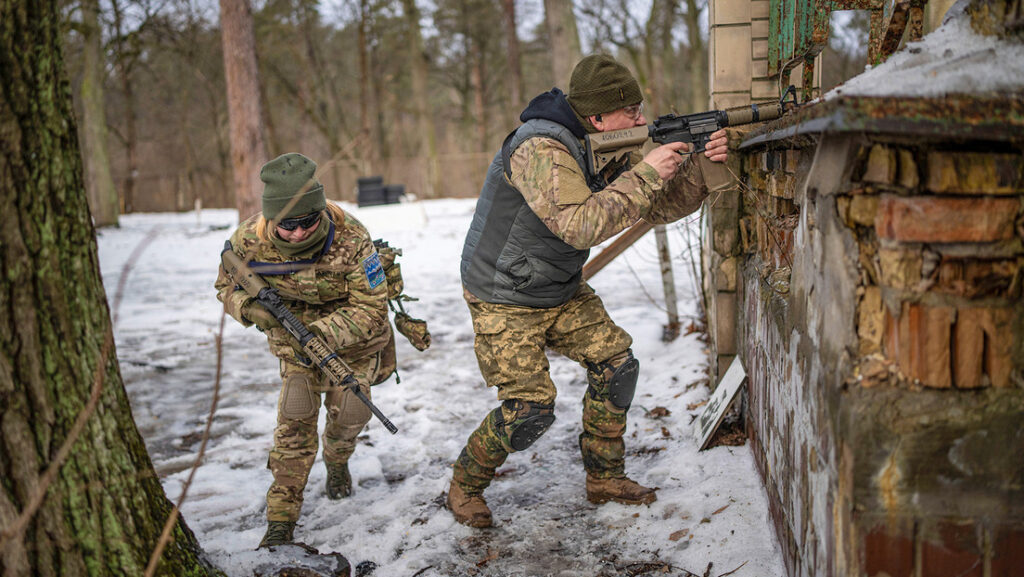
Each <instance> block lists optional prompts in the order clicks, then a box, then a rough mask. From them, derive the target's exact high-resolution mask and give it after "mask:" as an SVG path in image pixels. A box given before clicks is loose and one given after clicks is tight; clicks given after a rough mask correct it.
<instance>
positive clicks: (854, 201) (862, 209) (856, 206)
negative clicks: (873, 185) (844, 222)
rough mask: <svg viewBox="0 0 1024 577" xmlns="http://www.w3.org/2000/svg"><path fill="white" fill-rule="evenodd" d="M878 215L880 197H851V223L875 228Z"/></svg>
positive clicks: (864, 195)
mask: <svg viewBox="0 0 1024 577" xmlns="http://www.w3.org/2000/svg"><path fill="white" fill-rule="evenodd" d="M876 214H878V197H877V196H875V195H873V194H856V195H854V196H852V197H850V212H849V221H850V223H852V224H859V225H861V226H874V224H875V215H876Z"/></svg>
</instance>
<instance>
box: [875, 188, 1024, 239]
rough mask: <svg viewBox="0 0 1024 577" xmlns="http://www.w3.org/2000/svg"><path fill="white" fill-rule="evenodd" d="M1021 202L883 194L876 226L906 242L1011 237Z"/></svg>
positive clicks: (885, 234) (881, 234) (881, 233)
mask: <svg viewBox="0 0 1024 577" xmlns="http://www.w3.org/2000/svg"><path fill="white" fill-rule="evenodd" d="M1019 207H1020V202H1019V201H1018V200H1017V199H1011V198H978V199H973V198H943V197H937V196H917V197H899V196H893V195H883V196H882V197H881V199H880V200H879V203H878V216H877V218H876V219H875V228H876V230H877V232H878V236H879V237H881V238H886V239H892V240H899V241H905V242H991V241H998V240H1008V239H1011V238H1013V236H1014V229H1013V222H1014V219H1015V218H1016V216H1017V210H1018V208H1019Z"/></svg>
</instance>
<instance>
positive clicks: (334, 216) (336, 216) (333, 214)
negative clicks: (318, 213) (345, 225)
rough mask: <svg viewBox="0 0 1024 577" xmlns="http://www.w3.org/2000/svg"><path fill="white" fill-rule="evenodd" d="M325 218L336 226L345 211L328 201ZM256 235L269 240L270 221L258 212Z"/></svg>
mask: <svg viewBox="0 0 1024 577" xmlns="http://www.w3.org/2000/svg"><path fill="white" fill-rule="evenodd" d="M327 218H329V219H330V220H331V222H333V223H334V224H335V226H337V224H338V223H340V222H344V221H345V211H344V210H342V209H341V207H340V206H338V205H336V204H334V203H333V202H328V203H327ZM256 236H258V237H259V239H260V240H262V241H266V242H270V221H269V220H267V217H265V216H263V215H262V214H260V218H259V219H258V220H257V221H256Z"/></svg>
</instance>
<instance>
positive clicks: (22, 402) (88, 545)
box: [0, 0, 214, 576]
mask: <svg viewBox="0 0 1024 577" xmlns="http://www.w3.org/2000/svg"><path fill="white" fill-rule="evenodd" d="M60 21H61V18H60V13H59V12H58V7H57V2H56V0H0V206H3V209H2V210H0V270H3V271H4V273H3V276H0V574H2V575H4V576H8V575H29V574H32V575H141V574H142V573H143V571H144V569H145V567H146V564H147V562H148V560H149V557H150V552H151V551H152V550H153V549H154V547H155V545H156V544H157V541H158V539H159V536H160V532H161V529H162V527H163V524H164V522H165V520H166V519H167V518H168V515H169V514H170V512H171V510H172V505H171V503H170V502H169V501H168V500H167V498H166V496H165V495H164V492H163V489H162V488H161V486H160V481H159V479H157V477H156V474H155V472H154V471H153V465H152V463H151V462H150V460H149V456H148V455H147V454H146V449H145V446H144V445H143V442H142V438H141V437H140V436H139V433H138V430H137V429H136V427H135V423H134V421H133V420H132V414H131V409H130V408H129V405H128V399H127V396H126V394H125V390H124V385H123V383H122V381H121V375H120V371H119V369H118V365H117V360H116V358H117V357H116V355H115V353H114V350H113V345H112V344H108V345H106V346H105V342H106V341H107V337H108V336H109V335H110V331H111V326H110V314H109V310H108V307H107V300H106V294H105V293H104V290H103V285H102V284H101V282H100V273H99V266H98V262H97V256H96V236H95V232H94V230H93V227H92V223H91V222H90V216H89V207H88V204H87V201H86V194H85V190H84V186H83V178H82V165H81V160H80V156H79V152H78V140H77V139H78V137H77V133H76V128H75V122H74V116H73V113H72V107H71V93H70V90H69V86H68V81H67V79H66V78H65V76H64V66H63V62H62V54H61V46H60V41H61V32H60V29H59V23H60ZM105 349H106V353H107V354H106V355H104V351H105ZM96 375H102V383H103V386H102V389H100V391H101V393H100V396H99V397H98V403H97V404H96V408H95V411H94V412H93V413H92V414H91V415H90V416H89V418H88V420H86V421H85V425H84V428H83V429H82V431H81V434H80V435H78V436H77V438H76V439H75V441H74V443H73V444H72V445H71V450H70V453H69V454H68V456H67V459H66V460H65V461H64V462H63V464H62V466H61V467H60V469H59V474H57V475H56V477H55V479H54V481H53V483H52V484H51V485H50V486H49V488H48V490H47V492H46V493H45V498H44V499H43V501H42V504H41V505H40V506H39V508H38V509H37V510H35V512H34V514H33V515H32V516H31V517H29V521H28V523H27V524H25V525H23V526H21V525H19V524H18V523H17V520H18V518H19V516H20V515H21V513H22V512H24V511H26V510H31V508H30V507H31V505H30V503H31V501H32V498H33V496H34V495H35V494H36V492H37V491H38V490H39V489H40V486H41V483H42V480H43V478H44V477H45V475H44V472H45V471H46V470H47V468H48V467H49V466H50V464H51V463H53V462H54V461H55V459H59V458H58V452H59V449H60V447H61V446H62V445H63V444H64V442H65V440H67V439H68V438H69V434H70V433H71V431H72V427H73V424H74V423H75V421H76V418H77V417H78V416H79V415H80V414H81V413H82V411H83V409H84V408H85V407H86V406H87V404H88V401H89V399H90V393H91V391H92V390H93V387H94V383H95V382H96V380H97V379H96ZM200 553H201V552H200V549H199V545H198V543H196V540H195V537H194V536H193V535H192V532H191V531H190V530H189V529H188V527H187V526H186V525H185V524H184V523H183V522H181V521H179V522H178V523H177V526H176V527H175V529H174V533H173V542H172V543H171V544H170V545H168V547H167V548H166V550H165V551H164V553H163V556H162V559H161V563H160V565H159V566H158V573H160V574H163V575H208V574H211V573H214V570H213V569H211V568H210V567H209V566H208V565H207V564H206V563H205V562H203V561H202V560H201V558H200Z"/></svg>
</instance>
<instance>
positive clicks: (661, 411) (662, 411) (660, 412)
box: [647, 407, 672, 419]
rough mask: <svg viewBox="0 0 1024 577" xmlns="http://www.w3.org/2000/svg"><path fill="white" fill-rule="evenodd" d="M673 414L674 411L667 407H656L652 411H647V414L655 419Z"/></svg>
mask: <svg viewBox="0 0 1024 577" xmlns="http://www.w3.org/2000/svg"><path fill="white" fill-rule="evenodd" d="M671 414H672V412H671V411H669V410H668V409H666V408H665V407H654V408H653V409H651V410H650V412H648V413H647V416H649V417H651V418H653V419H660V418H661V417H667V416H669V415H671Z"/></svg>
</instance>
